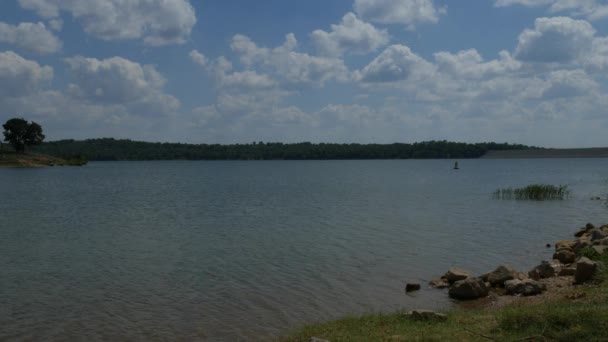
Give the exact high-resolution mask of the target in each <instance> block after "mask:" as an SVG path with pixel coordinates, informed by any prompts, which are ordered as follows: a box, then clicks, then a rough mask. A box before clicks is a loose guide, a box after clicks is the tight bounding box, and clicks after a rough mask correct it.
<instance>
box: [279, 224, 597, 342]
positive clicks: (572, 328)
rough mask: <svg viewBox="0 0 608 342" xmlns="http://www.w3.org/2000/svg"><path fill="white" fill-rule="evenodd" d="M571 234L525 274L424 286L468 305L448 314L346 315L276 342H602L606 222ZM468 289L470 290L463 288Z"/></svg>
mask: <svg viewBox="0 0 608 342" xmlns="http://www.w3.org/2000/svg"><path fill="white" fill-rule="evenodd" d="M575 237H576V239H575V240H574V241H558V242H557V243H556V244H555V254H554V255H553V260H551V261H544V262H542V263H541V264H540V265H539V266H537V267H535V268H534V269H532V270H531V271H529V272H528V273H527V274H525V273H523V272H517V271H515V270H514V269H512V268H510V267H509V266H504V265H503V266H499V267H498V268H497V269H496V270H494V271H492V272H489V273H486V274H484V275H481V276H479V277H474V276H472V275H470V274H468V272H466V271H464V270H461V269H456V268H454V269H451V270H449V271H448V272H447V273H446V274H445V275H444V276H443V277H442V278H441V279H438V280H434V281H432V282H431V284H430V285H431V287H436V288H449V291H448V294H449V296H450V297H451V298H454V299H458V300H463V299H465V298H469V299H470V300H468V301H462V302H459V303H461V304H462V305H459V306H457V308H456V309H454V310H452V311H450V312H448V313H435V312H432V311H428V310H414V311H410V312H396V313H392V314H371V315H367V316H361V317H347V318H343V319H340V320H336V321H331V322H325V323H316V324H310V325H307V326H304V327H302V328H300V329H298V330H295V331H293V332H292V333H291V334H290V335H288V336H286V337H283V338H280V339H279V341H282V342H305V341H306V342H308V341H315V342H325V341H330V342H338V341H513V342H514V341H600V340H602V341H603V340H608V329H607V328H606V322H608V270H607V268H606V266H608V265H607V263H608V225H603V226H601V227H597V228H596V227H595V226H593V225H592V224H587V225H586V226H585V227H583V228H581V229H580V230H579V231H578V232H576V233H575ZM547 247H550V245H547ZM456 279H459V280H456ZM442 283H443V285H441V284H442ZM468 284H473V286H471V287H469V288H465V287H466V286H468ZM406 288H407V287H406ZM463 290H464V291H463ZM433 291H438V292H437V295H445V293H440V292H439V290H433ZM474 293H476V295H474V296H473V295H472V294H474Z"/></svg>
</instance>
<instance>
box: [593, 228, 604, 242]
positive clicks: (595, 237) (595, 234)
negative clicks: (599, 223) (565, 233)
mask: <svg viewBox="0 0 608 342" xmlns="http://www.w3.org/2000/svg"><path fill="white" fill-rule="evenodd" d="M607 237H608V234H606V233H604V232H603V231H601V230H599V229H594V230H592V231H591V242H593V241H596V240H602V239H605V238H607Z"/></svg>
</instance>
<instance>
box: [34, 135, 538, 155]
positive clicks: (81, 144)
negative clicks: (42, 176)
mask: <svg viewBox="0 0 608 342" xmlns="http://www.w3.org/2000/svg"><path fill="white" fill-rule="evenodd" d="M525 149H539V148H538V147H533V146H526V145H521V144H509V143H494V142H489V143H474V144H469V143H459V142H449V141H445V140H444V141H424V142H418V143H413V144H406V143H394V144H335V143H310V142H302V143H289V144H287V143H279V142H272V143H264V142H254V143H251V144H230V145H220V144H180V143H150V142H141V141H132V140H128V139H113V138H103V139H87V140H71V139H70V140H59V141H52V142H45V143H43V144H41V145H39V146H36V147H35V148H34V149H33V151H35V152H37V153H43V154H48V155H52V156H56V157H61V158H74V157H79V158H85V159H87V160H306V159H312V160H315V159H319V160H322V159H444V158H462V159H464V158H479V157H481V156H483V155H484V154H485V153H486V152H487V151H489V150H525Z"/></svg>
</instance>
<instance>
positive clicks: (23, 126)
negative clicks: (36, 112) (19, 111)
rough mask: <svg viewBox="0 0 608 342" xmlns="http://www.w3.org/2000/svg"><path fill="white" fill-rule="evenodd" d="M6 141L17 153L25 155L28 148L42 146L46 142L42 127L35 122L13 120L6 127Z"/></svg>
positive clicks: (4, 126)
mask: <svg viewBox="0 0 608 342" xmlns="http://www.w3.org/2000/svg"><path fill="white" fill-rule="evenodd" d="M2 127H3V128H4V141H6V142H7V143H9V144H11V145H12V146H13V148H14V149H15V151H17V152H19V153H24V152H25V148H26V146H34V145H40V144H41V143H42V141H43V140H44V134H42V127H41V126H40V125H39V124H37V123H35V122H33V121H32V122H27V121H26V120H25V119H18V118H13V119H10V120H8V121H7V122H6V123H5V124H4V125H2Z"/></svg>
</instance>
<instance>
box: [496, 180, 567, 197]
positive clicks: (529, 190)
mask: <svg viewBox="0 0 608 342" xmlns="http://www.w3.org/2000/svg"><path fill="white" fill-rule="evenodd" d="M493 195H494V197H495V198H498V199H516V200H536V201H542V200H563V199H566V198H568V197H569V196H570V190H569V189H568V186H567V185H558V186H555V185H549V184H531V185H528V186H526V187H523V188H502V189H497V190H496V191H494V194H493Z"/></svg>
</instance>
